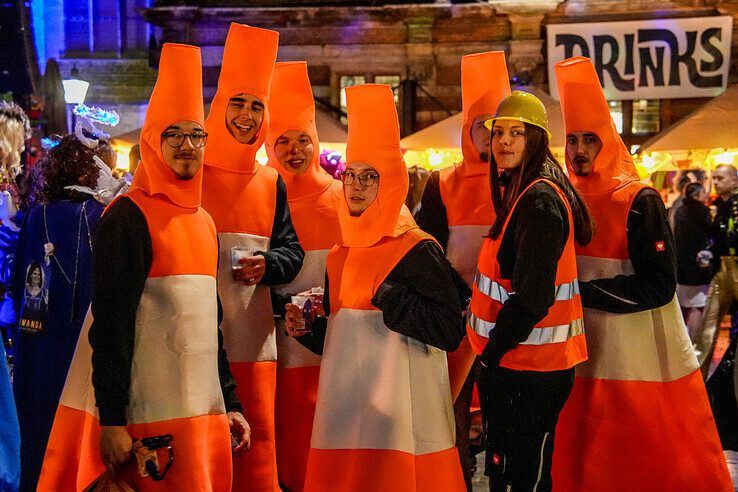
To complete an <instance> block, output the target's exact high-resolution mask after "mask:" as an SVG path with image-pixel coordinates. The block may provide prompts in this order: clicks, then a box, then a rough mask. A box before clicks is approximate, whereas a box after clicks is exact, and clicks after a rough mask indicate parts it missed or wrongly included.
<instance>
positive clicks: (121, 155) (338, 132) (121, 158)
mask: <svg viewBox="0 0 738 492" xmlns="http://www.w3.org/2000/svg"><path fill="white" fill-rule="evenodd" d="M209 106H210V105H209V104H208V105H206V106H205V114H207V113H208V110H209ZM315 125H316V126H317V128H318V136H319V137H320V147H321V150H325V149H330V150H335V151H338V152H340V153H341V154H344V155H345V153H346V137H347V136H348V132H347V130H346V127H345V126H344V125H343V124H341V122H340V121H338V120H337V119H336V118H333V117H332V116H331V115H330V114H328V113H327V112H326V111H324V110H322V109H320V108H319V107H316V108H315ZM140 138H141V129H140V128H137V129H136V130H132V131H130V132H128V133H124V134H122V135H117V136H115V137H113V138H111V139H110V144H111V145H112V146H113V148H114V149H115V151H116V153H117V154H118V167H120V168H122V169H127V168H128V152H129V151H130V150H131V147H133V146H134V145H136V144H137V143H138V141H139V139H140ZM256 158H257V160H258V161H259V162H260V163H261V162H262V161H263V162H264V163H266V159H267V155H266V151H265V150H264V148H261V149H259V152H258V153H257V155H256Z"/></svg>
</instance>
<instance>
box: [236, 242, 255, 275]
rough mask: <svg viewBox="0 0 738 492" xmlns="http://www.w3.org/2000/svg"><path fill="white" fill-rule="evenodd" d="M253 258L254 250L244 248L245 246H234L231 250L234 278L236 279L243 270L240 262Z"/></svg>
mask: <svg viewBox="0 0 738 492" xmlns="http://www.w3.org/2000/svg"><path fill="white" fill-rule="evenodd" d="M252 256H254V250H253V249H248V248H244V247H243V246H233V247H232V248H231V272H232V273H233V278H236V276H237V274H238V273H240V271H241V269H242V268H243V265H241V263H239V260H242V259H244V258H251V257H252Z"/></svg>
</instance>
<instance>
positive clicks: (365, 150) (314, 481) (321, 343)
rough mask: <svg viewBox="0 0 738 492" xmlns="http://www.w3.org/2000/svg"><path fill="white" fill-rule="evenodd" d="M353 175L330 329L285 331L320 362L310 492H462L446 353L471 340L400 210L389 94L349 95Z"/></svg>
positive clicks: (436, 253) (377, 88)
mask: <svg viewBox="0 0 738 492" xmlns="http://www.w3.org/2000/svg"><path fill="white" fill-rule="evenodd" d="M346 98H347V108H348V122H349V123H348V126H349V129H348V131H349V134H348V144H347V162H348V166H347V168H346V171H345V172H344V173H343V175H342V176H343V182H344V197H343V199H342V200H341V201H340V204H339V211H338V220H339V223H340V225H341V240H340V243H339V244H338V245H337V246H335V247H334V248H333V249H332V250H331V252H330V253H329V254H328V259H327V266H326V269H327V279H326V295H325V298H324V309H325V311H326V313H327V314H328V319H327V323H325V318H318V320H321V319H322V320H323V322H322V323H320V322H318V320H316V322H315V323H313V326H312V330H311V331H310V332H309V333H305V330H304V326H305V322H304V319H303V318H302V314H301V310H300V309H299V308H297V307H296V306H295V305H293V304H288V305H287V315H286V321H287V323H286V326H287V329H288V332H289V333H290V334H291V335H292V336H295V337H296V338H297V339H298V340H299V341H300V343H302V344H304V345H305V346H306V347H308V348H310V349H311V350H313V351H314V352H316V353H322V355H323V360H322V363H321V370H320V383H319V388H318V404H317V408H316V411H315V421H314V424H313V435H312V441H311V445H310V455H309V458H308V466H307V475H306V478H305V490H307V491H324V490H346V491H394V490H398V491H399V490H418V491H431V490H446V491H462V490H465V489H466V487H465V485H464V479H463V476H462V473H461V467H460V466H459V458H458V453H457V451H456V448H455V447H454V427H453V425H454V424H453V413H452V406H451V397H450V391H449V383H448V372H447V364H446V354H445V353H444V352H443V350H453V349H455V348H457V347H458V345H459V343H460V342H461V339H462V337H463V325H462V323H461V318H460V317H461V310H462V307H461V302H460V301H459V299H458V296H457V294H456V290H455V288H454V283H453V279H452V274H453V272H452V268H451V266H450V265H449V264H448V262H447V260H446V259H445V258H444V256H443V254H442V252H441V249H440V247H439V246H438V244H437V243H436V242H435V241H434V240H433V239H432V238H431V236H429V235H427V234H425V233H423V232H422V231H421V230H420V229H419V228H418V226H417V225H416V224H415V221H414V220H413V218H412V216H411V215H410V211H409V210H408V209H407V207H405V206H404V200H405V195H406V193H407V185H408V177H407V170H406V168H405V164H404V162H403V160H402V153H401V151H400V145H399V142H400V132H399V125H398V122H397V112H396V110H395V105H394V99H393V96H392V89H391V88H390V87H389V86H387V85H373V84H368V85H360V86H355V87H350V88H348V89H346Z"/></svg>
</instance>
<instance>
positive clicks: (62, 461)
mask: <svg viewBox="0 0 738 492" xmlns="http://www.w3.org/2000/svg"><path fill="white" fill-rule="evenodd" d="M182 120H187V121H195V122H198V123H199V124H201V125H202V124H203V123H204V114H203V104H202V68H201V60H200V49H199V48H196V47H194V46H186V45H175V44H165V45H164V48H163V50H162V55H161V62H160V66H159V77H158V79H157V82H156V86H155V87H154V91H153V93H152V95H151V101H150V103H149V107H148V110H147V113H146V121H145V123H144V127H143V129H142V132H141V154H142V163H141V165H140V166H139V168H138V171H137V172H136V177H135V179H134V182H133V186H132V188H131V190H130V191H129V193H128V194H127V195H125V197H123V198H121V199H119V200H118V201H116V202H114V203H113V204H111V205H110V207H109V208H108V209H107V210H106V215H108V216H109V217H110V216H114V214H115V213H116V208H118V209H120V207H121V205H122V204H123V203H127V204H129V205H128V206H129V207H131V208H132V210H136V213H137V214H138V213H139V212H140V214H139V215H141V214H142V215H141V217H142V218H141V221H142V223H143V222H144V218H145V224H147V227H148V233H149V235H150V255H151V258H152V260H151V266H150V269H149V271H148V276H147V278H146V279H145V284H144V286H143V293H142V294H141V297H140V302H139V303H138V308H137V310H136V313H135V340H132V345H133V349H132V350H133V351H132V356H131V359H132V360H129V361H128V362H130V388H129V389H126V390H125V391H126V392H127V394H128V404H127V407H126V408H125V416H124V419H125V421H126V422H127V429H128V432H129V434H130V435H131V436H132V437H133V438H134V439H141V438H145V437H153V436H158V435H162V434H171V435H172V436H173V441H172V446H173V448H174V450H175V454H176V456H177V460H176V462H173V466H172V468H171V470H169V472H168V473H167V475H166V476H165V477H164V479H163V480H162V481H159V482H156V481H154V480H152V479H151V478H143V477H141V476H140V475H139V473H138V470H137V469H135V465H133V466H129V467H127V468H125V469H123V470H122V471H121V474H122V478H123V479H124V481H125V482H126V483H128V484H129V485H131V486H132V487H133V488H134V489H135V490H162V491H163V490H216V491H223V492H226V491H229V490H230V489H231V449H230V432H229V426H228V418H227V417H226V414H225V410H226V409H225V405H224V399H223V392H222V391H221V384H220V383H219V370H218V349H219V348H218V346H219V343H218V329H217V324H218V320H217V292H216V269H217V237H216V232H215V225H214V224H213V221H212V219H211V218H210V216H209V215H208V214H207V212H205V211H204V210H203V209H202V208H201V207H200V190H201V183H202V171H198V172H197V174H196V175H195V177H194V178H192V179H191V180H181V179H178V178H177V177H176V175H175V174H174V172H173V171H172V170H171V169H170V168H169V167H168V166H167V164H166V163H165V162H164V160H163V158H162V154H161V145H162V144H161V134H162V132H163V131H164V130H165V129H166V128H167V127H168V126H170V125H172V124H174V123H176V122H178V121H182ZM142 227H144V232H143V234H144V235H145V234H146V226H142ZM98 231H99V233H100V234H106V232H105V231H106V229H105V216H104V217H103V221H101V226H100V229H99V230H98ZM96 244H99V243H97V240H96ZM109 253H110V254H112V253H113V252H109V251H106V252H104V253H99V254H102V255H107V254H109ZM96 261H97V260H96ZM102 261H105V260H102ZM111 261H112V260H111ZM142 275H143V274H142ZM111 283H112V282H111ZM118 287H119V286H116V285H111V286H110V287H109V288H110V289H111V290H115V289H116V288H118ZM98 295H100V294H99V293H98ZM95 302H96V301H95V299H94V298H93V306H92V310H93V314H95V321H94V322H93V325H92V327H90V324H89V321H90V317H89V316H88V322H87V323H86V324H85V327H84V328H83V331H82V334H81V336H80V338H79V342H78V344H77V349H76V353H75V356H74V359H73V362H72V365H71V368H70V371H69V374H68V376H67V381H66V385H65V387H64V392H63V394H62V397H61V401H60V405H59V409H58V411H57V415H56V419H55V422H54V427H53V429H52V433H51V437H50V440H49V445H48V448H47V451H46V458H45V461H44V466H43V470H42V475H41V479H40V482H39V486H38V489H39V490H83V489H85V488H86V487H88V486H89V485H90V484H91V483H92V482H93V480H94V479H95V478H97V477H98V476H99V475H100V474H101V473H102V472H103V471H104V467H103V463H102V461H101V459H100V456H99V446H100V421H99V420H98V408H97V407H98V406H99V408H103V405H99V399H98V398H96V396H95V395H93V391H92V389H93V388H92V384H91V382H93V383H94V384H95V394H96V395H101V394H102V393H101V389H102V386H101V385H99V384H98V381H100V379H101V374H96V373H97V371H98V370H102V369H106V370H107V368H106V367H105V366H106V365H111V364H113V365H117V364H118V363H119V361H118V360H117V359H115V358H114V359H113V360H106V359H108V357H107V356H108V355H109V354H107V352H106V353H100V352H99V351H100V350H102V348H101V346H102V343H101V342H102V341H104V340H101V338H108V339H110V338H115V339H117V337H118V336H119V334H118V333H117V332H116V333H115V334H113V335H111V334H110V333H107V332H109V331H111V328H110V326H107V327H106V326H102V325H104V324H107V320H108V319H110V318H111V317H115V316H116V315H117V313H115V312H112V313H110V312H107V313H106V312H101V306H100V304H98V305H97V306H96V304H95ZM131 321H133V320H131ZM112 331H115V330H112ZM88 332H89V335H90V337H89V340H90V341H89V342H88ZM133 337H134V335H131V338H133ZM118 348H119V347H114V349H115V350H118ZM120 350H121V351H122V350H125V349H124V348H120ZM91 363H92V364H91ZM94 364H97V365H95V366H94V367H95V369H94V371H95V372H94V373H93V368H92V365H94ZM101 383H102V384H103V385H112V384H114V383H110V382H109V381H107V380H104V379H103V381H101ZM100 414H102V411H101V412H100ZM105 425H117V424H105ZM162 466H163V463H162Z"/></svg>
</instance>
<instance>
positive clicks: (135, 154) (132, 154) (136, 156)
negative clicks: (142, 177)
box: [123, 144, 141, 182]
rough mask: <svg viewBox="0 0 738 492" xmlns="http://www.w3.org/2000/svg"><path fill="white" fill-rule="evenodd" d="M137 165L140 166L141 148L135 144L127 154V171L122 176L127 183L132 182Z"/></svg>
mask: <svg viewBox="0 0 738 492" xmlns="http://www.w3.org/2000/svg"><path fill="white" fill-rule="evenodd" d="M139 164H141V146H140V145H139V144H136V145H134V146H133V147H131V150H130V151H129V152H128V171H127V172H126V173H125V174H124V175H123V176H124V177H125V178H126V180H127V181H129V182H133V175H134V174H136V169H138V165H139Z"/></svg>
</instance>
